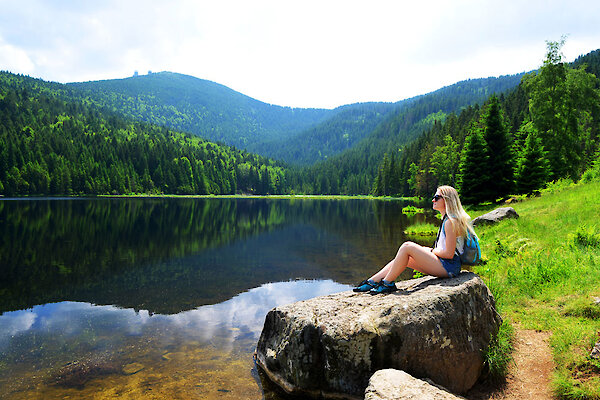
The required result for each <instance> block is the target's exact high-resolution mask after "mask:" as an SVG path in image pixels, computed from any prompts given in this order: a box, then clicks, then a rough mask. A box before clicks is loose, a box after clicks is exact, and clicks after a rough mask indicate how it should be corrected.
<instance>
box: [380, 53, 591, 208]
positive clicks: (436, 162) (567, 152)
mask: <svg viewBox="0 0 600 400" xmlns="http://www.w3.org/2000/svg"><path fill="white" fill-rule="evenodd" d="M563 44H564V41H561V42H548V51H547V56H546V59H545V60H544V64H543V66H542V67H541V68H540V69H539V70H538V71H536V72H532V73H530V74H527V75H526V76H524V77H523V79H522V81H521V83H520V85H519V86H518V87H517V88H516V89H515V90H513V91H511V92H509V93H508V94H507V95H506V96H504V95H500V97H497V96H496V95H492V96H491V97H490V98H489V99H488V100H487V102H486V103H485V104H484V106H483V107H481V108H479V107H477V106H475V107H469V108H467V109H465V110H463V111H462V112H461V113H460V114H458V115H456V114H450V115H449V116H447V117H446V119H445V121H443V122H442V121H436V123H435V124H434V126H433V127H432V128H431V129H430V130H429V131H427V132H426V133H424V134H423V135H422V136H420V137H419V138H418V139H417V140H416V141H414V142H412V143H411V144H409V145H407V146H403V147H400V148H399V149H397V151H392V152H389V153H387V154H386V155H385V157H384V158H383V161H382V162H381V163H380V165H379V168H378V172H377V175H376V178H375V181H374V184H373V187H372V193H373V194H375V195H402V196H407V195H419V196H428V195H431V193H433V192H434V191H435V189H436V187H437V186H438V185H441V184H449V185H453V186H455V187H457V188H458V189H459V191H460V192H461V198H462V199H463V201H465V203H480V202H485V201H496V200H498V199H500V198H503V197H506V196H508V195H510V194H531V193H533V192H535V191H536V190H538V189H540V188H541V187H543V185H544V184H545V183H546V182H548V181H553V180H557V179H561V178H570V179H578V178H579V177H580V176H581V174H582V173H583V172H584V171H585V170H586V169H587V168H588V167H589V166H590V165H591V163H592V162H593V160H595V159H596V158H597V154H596V151H597V149H598V129H599V122H600V91H599V89H598V88H599V82H600V81H599V80H598V79H597V78H596V76H595V75H594V73H597V72H598V70H597V68H598V67H597V66H598V60H599V59H600V53H599V52H594V53H590V54H589V55H588V56H586V58H585V59H578V61H577V62H576V63H574V65H575V66H576V67H572V66H569V65H568V64H566V63H564V62H563V61H562V55H561V53H560V50H561V47H562V45H563ZM587 61H589V64H588V63H587Z"/></svg>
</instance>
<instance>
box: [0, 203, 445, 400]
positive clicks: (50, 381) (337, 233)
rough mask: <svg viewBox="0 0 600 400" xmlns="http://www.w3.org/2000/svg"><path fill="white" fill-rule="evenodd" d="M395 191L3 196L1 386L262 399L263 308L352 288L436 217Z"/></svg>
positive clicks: (39, 391)
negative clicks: (408, 204) (406, 210)
mask: <svg viewBox="0 0 600 400" xmlns="http://www.w3.org/2000/svg"><path fill="white" fill-rule="evenodd" d="M404 205H405V203H402V202H398V201H392V202H384V201H366V200H344V201H335V200H300V199H296V200H273V199H267V200H265V199H227V200H224V199H60V200H58V199H36V200H12V201H6V200H4V201H0V235H2V238H3V239H4V240H2V241H0V388H1V389H2V390H0V397H3V396H4V397H6V398H10V399H27V398H44V399H53V398H57V399H59V398H60V399H62V398H65V397H68V396H71V397H74V398H99V397H101V398H113V397H128V398H136V397H142V398H147V397H153V398H186V399H187V398H202V399H212V398H214V399H217V398H218V399H223V398H231V399H258V398H261V397H262V392H261V386H260V382H259V380H258V376H257V374H256V369H255V368H254V364H253V362H252V353H253V351H254V349H255V346H256V343H257V340H258V336H259V334H260V331H261V329H262V324H263V323H264V317H265V315H266V313H267V311H268V310H269V309H271V308H272V307H275V306H277V305H282V304H286V303H290V302H294V301H298V300H302V299H306V298H310V297H315V296H319V295H323V294H328V293H334V292H336V291H340V290H346V289H349V287H350V286H349V284H351V283H355V282H358V281H360V280H362V279H363V278H364V277H365V276H368V275H370V274H371V273H373V272H375V271H376V270H378V269H379V268H380V267H381V266H382V265H384V264H385V263H386V262H388V261H389V259H390V258H391V257H393V255H394V254H395V253H396V251H397V249H398V246H399V245H400V244H401V243H402V242H403V241H404V240H405V239H406V237H405V236H404V233H403V232H404V230H405V229H406V227H407V226H409V225H411V224H414V223H417V222H432V223H434V224H439V220H436V219H435V217H434V216H433V214H432V213H430V214H417V215H413V216H407V215H405V214H403V213H402V212H401V210H402V207H403V206H404ZM427 241H432V240H430V239H425V243H427ZM427 244H430V243H427ZM406 274H408V275H410V271H406ZM17 310H20V311H17ZM98 393H101V395H99V394H98Z"/></svg>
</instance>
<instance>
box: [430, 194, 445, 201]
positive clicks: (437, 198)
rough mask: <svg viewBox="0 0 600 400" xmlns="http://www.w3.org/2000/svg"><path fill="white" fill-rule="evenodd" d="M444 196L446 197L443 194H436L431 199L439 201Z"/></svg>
mask: <svg viewBox="0 0 600 400" xmlns="http://www.w3.org/2000/svg"><path fill="white" fill-rule="evenodd" d="M442 198H444V196H442V195H441V194H436V195H435V196H433V199H431V200H433V201H438V200H439V199H442Z"/></svg>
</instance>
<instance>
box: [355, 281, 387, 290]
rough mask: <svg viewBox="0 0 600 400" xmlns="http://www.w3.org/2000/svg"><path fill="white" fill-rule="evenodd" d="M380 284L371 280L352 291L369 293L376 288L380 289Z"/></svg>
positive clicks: (363, 282)
mask: <svg viewBox="0 0 600 400" xmlns="http://www.w3.org/2000/svg"><path fill="white" fill-rule="evenodd" d="M380 283H381V282H374V281H371V280H369V279H365V280H364V281H362V282H361V283H359V284H358V285H356V287H355V288H354V289H352V290H353V291H354V292H368V291H370V290H373V289H375V288H376V287H378V286H379V285H380Z"/></svg>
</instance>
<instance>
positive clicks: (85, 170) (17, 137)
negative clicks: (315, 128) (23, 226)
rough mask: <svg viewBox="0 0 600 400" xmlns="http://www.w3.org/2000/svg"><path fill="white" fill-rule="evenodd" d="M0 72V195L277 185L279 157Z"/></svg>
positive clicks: (267, 188)
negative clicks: (271, 157) (221, 142)
mask: <svg viewBox="0 0 600 400" xmlns="http://www.w3.org/2000/svg"><path fill="white" fill-rule="evenodd" d="M72 92H73V89H72V88H69V87H67V86H66V85H61V84H58V83H49V82H44V81H43V80H39V79H33V78H29V77H25V76H21V75H15V74H11V73H8V72H0V195H6V196H21V195H65V194H67V195H71V194H74V195H81V194H128V193H156V194H159V193H168V194H229V193H265V194H266V193H281V192H283V191H284V190H285V170H284V168H283V166H282V165H280V164H279V163H276V162H274V161H272V160H269V159H266V158H264V157H260V156H257V155H255V154H250V153H247V152H244V151H240V150H237V149H235V148H232V147H229V146H225V145H218V144H215V143H210V142H208V141H205V140H204V139H201V138H199V137H198V136H192V135H190V134H186V133H181V132H178V131H174V130H171V129H169V128H167V127H165V126H159V125H154V124H148V123H145V122H140V121H136V120H134V119H130V118H125V117H123V116H122V115H120V114H118V113H116V112H111V111H108V110H106V109H102V110H101V109H99V108H98V107H97V106H95V105H94V104H93V102H91V101H84V100H82V99H81V97H80V93H75V94H73V93H72Z"/></svg>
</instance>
